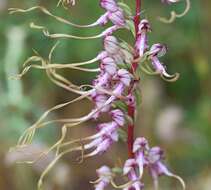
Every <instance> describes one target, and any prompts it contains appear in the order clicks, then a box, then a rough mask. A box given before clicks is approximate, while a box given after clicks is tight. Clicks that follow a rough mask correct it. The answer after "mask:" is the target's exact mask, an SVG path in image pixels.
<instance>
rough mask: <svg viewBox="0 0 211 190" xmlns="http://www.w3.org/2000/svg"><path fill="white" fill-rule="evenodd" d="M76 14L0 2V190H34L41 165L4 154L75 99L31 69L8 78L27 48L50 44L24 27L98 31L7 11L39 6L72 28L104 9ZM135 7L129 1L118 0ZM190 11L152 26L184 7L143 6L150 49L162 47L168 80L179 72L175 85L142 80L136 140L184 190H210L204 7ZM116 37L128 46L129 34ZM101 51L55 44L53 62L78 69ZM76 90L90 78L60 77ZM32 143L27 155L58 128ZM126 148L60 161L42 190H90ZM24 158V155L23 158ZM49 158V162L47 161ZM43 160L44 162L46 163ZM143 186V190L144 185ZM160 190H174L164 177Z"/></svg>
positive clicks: (42, 49)
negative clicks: (162, 155) (159, 151)
mask: <svg viewBox="0 0 211 190" xmlns="http://www.w3.org/2000/svg"><path fill="white" fill-rule="evenodd" d="M78 1H79V2H78V3H77V5H76V6H75V7H72V8H70V9H69V10H64V9H62V8H61V7H60V8H56V3H57V2H56V0H51V1H49V0H40V1H38V0H21V1H20V0H0V63H1V67H0V130H1V132H0V163H1V164H0V189H1V190H34V189H36V181H37V179H38V177H39V175H40V171H41V170H42V167H43V165H45V162H43V163H39V164H35V165H33V166H32V167H31V166H26V165H22V164H15V163H14V160H16V159H17V158H16V157H17V156H20V155H8V153H7V152H8V150H9V148H10V147H11V146H14V145H15V143H16V142H17V140H18V137H19V136H20V135H21V134H22V132H23V131H24V129H26V128H27V127H29V126H30V125H31V124H33V123H34V122H35V121H36V119H38V117H39V116H40V115H41V114H42V113H43V112H44V111H45V110H47V109H49V108H50V107H53V106H54V105H56V104H58V103H62V102H65V101H67V100H70V99H72V98H74V97H75V95H74V94H71V93H69V92H67V91H65V90H63V89H61V88H59V87H57V86H55V85H54V84H52V83H51V82H50V81H49V79H48V78H47V77H46V74H45V72H43V71H40V70H31V71H30V72H29V73H27V74H26V75H25V76H24V77H23V78H22V79H21V80H11V79H9V77H10V76H13V75H14V74H17V73H19V72H20V71H21V68H22V64H23V62H24V61H25V60H26V59H27V57H29V56H31V55H33V49H34V50H36V51H37V52H39V53H40V54H41V55H42V56H43V57H47V55H48V53H49V51H50V49H51V47H52V46H53V44H55V42H56V41H55V40H49V39H47V38H45V37H43V35H42V34H41V33H40V32H39V31H35V30H32V29H30V28H29V23H30V22H32V21H33V22H35V23H37V24H41V25H47V26H48V27H49V28H50V29H51V31H52V32H65V33H71V34H80V35H84V36H88V35H93V34H97V33H99V32H100V31H101V28H95V29H85V30H78V29H74V28H72V27H69V26H65V25H63V24H60V23H58V22H56V21H55V20H54V19H52V18H49V17H47V16H45V15H43V14H42V13H41V12H39V11H34V12H31V13H28V14H16V15H8V11H7V9H8V8H9V7H20V8H27V7H31V6H35V5H38V4H39V5H43V6H45V7H47V8H48V9H50V10H52V11H53V12H54V13H56V14H58V15H60V16H63V17H65V18H69V19H70V20H72V21H74V22H75V23H82V24H86V23H91V22H92V21H94V20H96V18H98V16H99V15H100V14H102V13H103V10H102V9H100V8H99V6H98V2H99V1H98V0H78ZM125 2H126V3H128V4H131V6H132V7H133V5H132V4H134V2H133V1H131V0H126V1H125ZM191 2H192V7H191V11H190V12H189V13H188V14H187V15H186V16H185V17H184V18H182V19H178V20H176V21H175V22H174V23H173V24H171V25H165V24H162V23H160V22H159V21H158V20H157V17H158V16H160V15H166V16H168V13H169V11H170V10H171V9H176V10H178V11H182V10H183V9H184V4H183V3H179V5H178V6H170V7H168V6H165V5H163V4H161V3H160V1H155V0H151V1H147V0H145V1H144V3H143V6H144V7H143V9H144V13H143V15H145V16H146V17H147V18H148V19H149V20H150V22H151V23H152V28H153V32H152V33H151V34H150V44H152V43H157V42H161V43H165V44H167V45H168V47H169V52H168V54H167V55H166V56H165V58H164V60H163V61H164V62H165V63H166V65H167V66H168V70H169V72H170V73H174V72H175V71H176V72H179V73H180V74H181V77H180V79H179V80H178V81H177V82H175V83H167V82H165V81H162V79H160V78H159V77H152V76H146V75H143V77H142V81H141V88H142V105H141V107H140V108H139V114H138V119H137V127H136V136H145V137H147V138H148V139H150V144H151V145H159V146H161V147H162V148H164V149H165V151H166V160H167V163H168V165H169V167H170V168H171V170H172V171H174V172H176V173H177V174H179V175H180V176H182V177H183V178H184V180H185V181H186V183H187V190H210V189H211V172H210V169H211V85H210V84H211V75H210V72H211V66H210V59H211V53H210V49H211V45H210V44H211V40H210V39H211V38H210V34H211V25H210V21H211V12H210V7H211V2H210V1H209V0H203V1H198V0H192V1H191ZM119 35H120V36H121V37H122V38H124V39H126V41H128V42H131V43H133V42H132V41H131V37H130V34H128V33H127V32H120V33H119ZM101 48H102V43H101V40H92V41H90V40H87V41H78V40H61V41H60V44H59V46H58V48H57V50H56V52H55V54H54V60H56V61H57V62H60V63H62V62H77V61H83V60H88V59H91V58H94V57H95V56H96V55H97V52H99V51H100V50H101ZM63 74H64V75H65V76H67V77H68V78H69V79H70V80H72V81H74V83H76V84H87V83H89V82H90V81H91V79H92V78H93V77H94V75H93V74H88V75H84V73H81V72H80V73H79V72H75V71H65V73H63ZM91 107H92V105H91V104H90V103H89V102H88V101H81V102H80V103H77V104H73V105H71V106H69V107H67V108H65V109H62V110H61V111H57V112H54V113H53V114H51V115H50V116H49V119H52V118H59V117H76V116H80V115H83V114H84V113H88V111H89V110H90V109H91ZM94 125H95V123H94V122H88V123H85V124H84V126H86V127H82V128H80V129H78V130H71V132H70V134H69V136H70V138H73V137H76V136H77V137H78V135H79V134H80V135H83V134H84V135H86V134H91V133H94V131H95V130H94ZM39 132H40V133H39V134H38V135H37V136H36V140H35V142H36V144H35V145H34V147H32V149H31V150H30V151H31V152H32V153H33V151H35V152H36V151H37V150H40V149H44V148H45V147H46V146H48V145H49V144H52V143H53V142H55V141H56V139H58V137H59V136H60V130H59V126H58V127H56V126H49V127H48V128H46V129H45V130H41V131H39ZM125 146H126V145H125V144H124V143H120V144H119V145H118V146H114V148H113V150H112V151H109V153H107V154H105V155H103V156H101V157H100V159H99V157H98V158H92V159H88V160H87V161H85V162H84V163H83V164H78V163H77V162H76V161H75V160H74V159H73V158H72V157H71V155H67V156H66V157H65V158H64V159H62V160H61V161H60V162H59V163H58V164H57V165H56V167H55V168H54V169H53V171H52V172H51V174H50V175H49V176H48V178H47V179H46V180H45V189H49V190H57V189H58V190H64V189H65V190H76V189H77V190H79V189H80V190H82V189H92V186H91V185H90V184H89V181H90V180H93V179H95V177H96V176H95V169H96V168H97V167H99V166H100V165H102V164H106V163H108V164H110V165H111V166H112V165H113V164H114V163H116V160H118V159H119V157H121V159H122V161H123V160H124V159H126V155H127V153H126V151H125V150H126V149H125ZM30 151H29V152H30ZM47 159H48V158H47ZM49 159H50V158H49ZM149 184H150V183H149ZM161 186H162V188H161V189H163V190H165V189H171V190H174V189H181V187H180V186H179V185H178V183H177V182H176V181H174V180H172V179H168V178H165V177H163V178H162V179H161ZM146 189H151V186H150V185H147V187H146Z"/></svg>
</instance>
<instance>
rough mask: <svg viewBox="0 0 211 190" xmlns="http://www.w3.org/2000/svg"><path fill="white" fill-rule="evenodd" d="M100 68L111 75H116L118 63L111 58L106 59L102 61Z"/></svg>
mask: <svg viewBox="0 0 211 190" xmlns="http://www.w3.org/2000/svg"><path fill="white" fill-rule="evenodd" d="M100 67H101V69H103V70H104V71H105V72H107V73H108V74H109V75H114V74H116V72H117V66H116V63H115V61H114V59H113V58H111V57H105V58H104V59H102V62H101V65H100Z"/></svg>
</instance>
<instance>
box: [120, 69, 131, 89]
mask: <svg viewBox="0 0 211 190" xmlns="http://www.w3.org/2000/svg"><path fill="white" fill-rule="evenodd" d="M117 77H118V79H119V80H120V81H121V82H122V83H123V84H124V85H125V86H129V85H130V82H131V75H130V73H129V72H128V71H127V70H125V69H120V70H118V73H117Z"/></svg>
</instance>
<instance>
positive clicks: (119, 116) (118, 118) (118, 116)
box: [111, 109, 125, 126]
mask: <svg viewBox="0 0 211 190" xmlns="http://www.w3.org/2000/svg"><path fill="white" fill-rule="evenodd" d="M111 117H112V119H113V121H115V122H116V123H117V124H118V125H119V126H123V125H124V123H125V118H124V113H123V112H122V111H121V110H120V109H116V110H112V111H111Z"/></svg>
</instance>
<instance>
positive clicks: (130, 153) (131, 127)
mask: <svg viewBox="0 0 211 190" xmlns="http://www.w3.org/2000/svg"><path fill="white" fill-rule="evenodd" d="M140 12H141V0H136V14H135V17H134V26H135V39H136V40H137V38H138V26H139V23H140ZM137 58H139V55H138V52H134V61H133V63H132V68H131V72H132V73H133V72H134V71H136V69H137V67H138V63H137V62H136V61H135V60H137ZM134 85H135V81H134V82H133V84H132V85H131V88H130V89H129V91H128V94H131V93H132V91H133V89H134ZM128 115H129V116H130V117H131V118H132V120H133V123H131V124H129V125H128V139H127V144H128V156H129V158H133V157H134V154H133V142H134V129H135V124H134V121H135V107H134V106H133V105H129V106H128Z"/></svg>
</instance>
